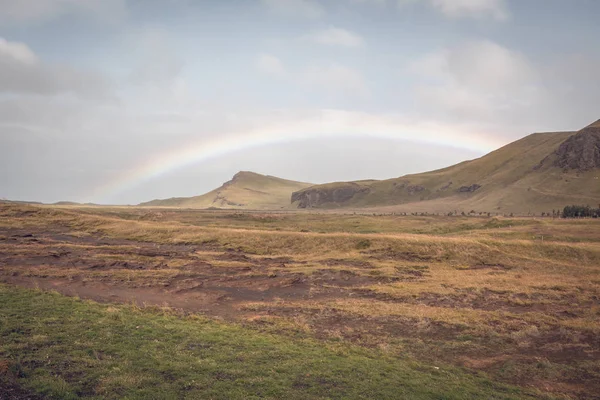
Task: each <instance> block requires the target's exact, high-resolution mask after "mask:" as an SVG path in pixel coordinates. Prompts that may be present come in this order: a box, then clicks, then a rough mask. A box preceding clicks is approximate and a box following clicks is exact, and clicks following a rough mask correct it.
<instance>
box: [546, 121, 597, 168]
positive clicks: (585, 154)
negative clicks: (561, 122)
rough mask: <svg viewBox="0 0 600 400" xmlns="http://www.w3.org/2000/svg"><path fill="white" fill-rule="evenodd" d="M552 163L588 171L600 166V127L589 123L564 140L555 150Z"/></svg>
mask: <svg viewBox="0 0 600 400" xmlns="http://www.w3.org/2000/svg"><path fill="white" fill-rule="evenodd" d="M556 156H557V158H556V160H555V161H554V165H555V166H557V167H560V168H563V169H574V170H578V171H582V172H584V171H589V170H592V169H595V168H600V127H597V126H595V125H591V126H589V127H587V128H584V129H582V130H580V131H579V132H578V133H577V134H575V135H573V136H571V137H570V138H568V139H567V140H566V141H564V142H563V143H562V144H561V145H560V146H559V148H558V150H556Z"/></svg>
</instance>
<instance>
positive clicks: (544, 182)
mask: <svg viewBox="0 0 600 400" xmlns="http://www.w3.org/2000/svg"><path fill="white" fill-rule="evenodd" d="M598 124H600V121H599V122H596V123H594V124H592V125H590V126H588V127H586V128H584V129H583V130H581V131H580V132H579V133H577V134H575V133H574V132H552V133H535V134H532V135H529V136H527V137H525V138H523V139H520V140H518V141H516V142H513V143H510V144H508V145H506V146H504V147H502V148H500V149H498V150H496V151H494V152H492V153H490V154H487V155H485V156H483V157H481V158H479V159H476V160H471V161H465V162H462V163H460V164H457V165H454V166H451V167H448V168H444V169H440V170H436V171H431V172H426V173H420V174H414V175H406V176H403V177H400V178H394V179H388V180H383V181H357V182H337V183H331V184H325V185H317V186H313V187H310V188H307V189H304V190H301V191H298V192H295V193H293V194H292V203H293V204H294V205H295V206H297V207H299V208H312V207H321V208H339V207H344V208H348V207H350V208H359V207H360V208H364V207H368V208H381V207H387V209H388V210H404V211H411V210H412V211H419V212H422V211H430V212H447V211H465V212H469V211H470V210H475V211H479V212H516V213H529V212H531V213H541V212H550V211H552V209H553V208H556V209H558V208H562V207H564V206H565V205H567V204H573V203H577V204H591V205H597V204H598V203H599V202H600V181H598V175H599V174H600V171H599V170H598V168H587V169H585V170H583V169H580V168H564V167H561V165H560V160H559V159H561V157H566V156H564V155H563V156H561V154H560V152H559V149H560V148H563V147H565V146H567V144H568V143H570V142H569V140H571V141H574V140H575V139H577V141H576V143H575V144H573V145H568V146H567V147H568V149H569V150H564V152H565V154H566V153H567V152H568V154H569V155H570V156H571V157H574V158H575V159H577V160H581V159H585V160H588V161H586V162H587V164H586V165H588V164H589V158H590V157H592V159H593V157H594V156H593V155H592V156H589V155H587V156H586V154H588V153H590V149H589V147H590V146H594V144H593V143H594V140H595V139H594V138H595V136H594V135H595V133H594V132H595V131H596V130H597V129H598V128H597V127H596V125H598ZM572 138H574V139H572ZM581 143H583V144H581ZM590 143H592V144H590ZM561 146H562V147H561ZM592 153H593V151H592Z"/></svg>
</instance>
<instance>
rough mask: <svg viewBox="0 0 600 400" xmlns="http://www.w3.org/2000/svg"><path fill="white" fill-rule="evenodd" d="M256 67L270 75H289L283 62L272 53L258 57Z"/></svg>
mask: <svg viewBox="0 0 600 400" xmlns="http://www.w3.org/2000/svg"><path fill="white" fill-rule="evenodd" d="M256 68H258V70H259V71H261V72H264V73H266V74H269V75H274V76H279V77H282V76H285V75H287V71H286V69H285V66H284V65H283V62H282V61H281V60H280V59H279V58H277V57H275V56H273V55H271V54H260V55H259V56H258V58H257V59H256Z"/></svg>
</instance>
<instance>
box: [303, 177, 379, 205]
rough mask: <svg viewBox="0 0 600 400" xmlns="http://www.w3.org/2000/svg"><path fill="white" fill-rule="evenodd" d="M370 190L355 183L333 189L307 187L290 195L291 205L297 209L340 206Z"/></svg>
mask: <svg viewBox="0 0 600 400" xmlns="http://www.w3.org/2000/svg"><path fill="white" fill-rule="evenodd" d="M369 191H370V189H369V188H368V187H366V186H362V185H359V184H356V183H344V184H341V185H337V186H334V187H327V186H320V187H309V188H306V189H303V190H300V191H298V192H294V193H292V203H295V204H297V206H298V208H313V207H319V206H322V205H323V204H330V205H335V204H341V203H345V202H347V201H348V200H350V199H352V198H353V197H354V196H356V195H358V194H362V193H368V192H369Z"/></svg>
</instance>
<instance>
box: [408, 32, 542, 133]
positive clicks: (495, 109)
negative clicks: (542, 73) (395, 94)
mask: <svg viewBox="0 0 600 400" xmlns="http://www.w3.org/2000/svg"><path fill="white" fill-rule="evenodd" d="M409 71H410V72H412V73H413V74H415V75H416V76H418V77H419V81H418V83H417V84H415V86H414V95H415V98H416V101H417V103H416V105H417V109H418V110H419V112H420V113H422V114H425V115H427V116H428V117H433V118H442V119H444V118H445V119H451V120H455V119H469V120H472V121H474V122H480V123H489V124H494V123H495V124H498V125H504V124H506V123H507V121H506V120H503V119H505V118H508V120H509V121H510V118H515V119H516V118H518V116H519V114H526V113H527V112H528V111H531V110H532V109H533V108H535V107H536V106H537V105H538V104H539V102H540V100H541V99H542V98H543V96H544V93H545V92H544V90H545V89H544V87H543V85H542V82H541V81H540V78H539V74H538V73H537V71H536V69H535V68H534V66H533V65H531V63H530V62H529V61H528V60H527V59H526V58H525V57H524V56H523V55H522V54H520V53H518V52H515V51H512V50H510V49H507V48H505V47H503V46H500V45H498V44H496V43H494V42H491V41H487V40H478V41H468V42H465V43H462V44H460V45H458V46H455V47H452V48H449V49H444V50H440V51H437V52H433V53H430V54H428V55H425V56H424V57H422V58H421V59H419V60H416V61H414V62H413V63H412V64H411V65H410V66H409ZM511 114H512V116H511Z"/></svg>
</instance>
